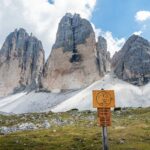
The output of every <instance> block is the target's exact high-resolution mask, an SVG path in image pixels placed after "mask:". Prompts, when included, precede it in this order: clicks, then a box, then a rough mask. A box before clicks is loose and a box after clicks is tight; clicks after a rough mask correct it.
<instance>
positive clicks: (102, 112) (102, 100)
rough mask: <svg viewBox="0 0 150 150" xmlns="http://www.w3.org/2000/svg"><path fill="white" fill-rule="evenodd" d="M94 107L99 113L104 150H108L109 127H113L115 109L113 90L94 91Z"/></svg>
mask: <svg viewBox="0 0 150 150" xmlns="http://www.w3.org/2000/svg"><path fill="white" fill-rule="evenodd" d="M93 107H94V108H97V111H98V122H99V125H100V126H101V127H102V138H103V150H108V139H107V126H111V110H110V109H111V107H115V94H114V91H113V90H103V89H102V90H94V91H93Z"/></svg>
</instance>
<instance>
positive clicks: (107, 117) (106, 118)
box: [98, 108, 111, 126]
mask: <svg viewBox="0 0 150 150" xmlns="http://www.w3.org/2000/svg"><path fill="white" fill-rule="evenodd" d="M98 117H99V125H100V126H110V125H111V111H110V108H98Z"/></svg>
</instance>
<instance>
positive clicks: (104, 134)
mask: <svg viewBox="0 0 150 150" xmlns="http://www.w3.org/2000/svg"><path fill="white" fill-rule="evenodd" d="M102 138H103V150H108V138H107V127H106V126H103V127H102Z"/></svg>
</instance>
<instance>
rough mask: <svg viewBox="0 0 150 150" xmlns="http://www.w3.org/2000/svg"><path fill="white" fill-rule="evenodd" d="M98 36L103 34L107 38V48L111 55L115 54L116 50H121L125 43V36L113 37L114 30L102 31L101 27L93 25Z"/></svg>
mask: <svg viewBox="0 0 150 150" xmlns="http://www.w3.org/2000/svg"><path fill="white" fill-rule="evenodd" d="M93 28H94V31H95V33H96V36H97V37H98V36H103V37H104V38H105V39H106V40H107V50H108V51H109V52H110V55H111V57H112V56H113V55H114V54H115V52H117V51H119V50H120V49H121V48H122V46H123V45H124V43H125V38H124V37H122V38H117V37H113V35H112V32H110V31H106V32H104V31H102V30H101V29H96V28H95V26H94V25H93Z"/></svg>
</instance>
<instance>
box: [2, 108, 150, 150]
mask: <svg viewBox="0 0 150 150" xmlns="http://www.w3.org/2000/svg"><path fill="white" fill-rule="evenodd" d="M149 116H150V108H136V109H135V108H134V109H133V108H126V109H122V110H118V111H115V112H112V126H111V127H108V140H109V146H110V148H111V150H120V149H121V150H129V149H132V150H148V149H149V147H150V118H149ZM101 147H102V140H101V128H100V127H99V126H98V120H97V113H96V112H92V111H83V112H79V111H78V110H76V109H74V110H71V111H68V112H64V113H52V112H48V113H29V114H20V115H15V114H14V115H9V114H7V115H0V150H8V149H9V150H21V149H23V150H26V149H28V150H30V149H32V150H49V149H54V150H55V149H56V150H68V149H74V150H76V149H79V150H98V149H101Z"/></svg>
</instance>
